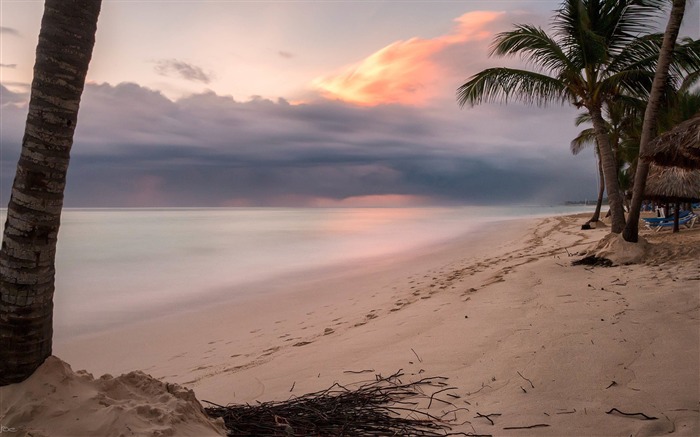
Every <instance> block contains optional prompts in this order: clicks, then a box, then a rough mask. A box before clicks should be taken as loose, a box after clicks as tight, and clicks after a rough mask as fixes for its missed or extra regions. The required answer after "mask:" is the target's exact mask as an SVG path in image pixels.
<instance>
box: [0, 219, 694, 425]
mask: <svg viewBox="0 0 700 437" xmlns="http://www.w3.org/2000/svg"><path fill="white" fill-rule="evenodd" d="M583 221H584V220H583V219H582V218H581V217H552V218H547V219H541V220H535V221H529V222H511V223H509V224H507V225H505V224H504V225H501V226H499V227H498V228H497V229H495V230H494V229H490V230H488V232H485V233H484V234H482V235H481V236H479V237H470V238H464V239H461V240H459V241H455V242H454V243H451V244H449V245H444V246H440V247H433V248H429V249H426V250H425V251H423V252H422V253H415V254H410V255H407V256H405V257H402V258H395V259H390V260H381V261H380V260H377V261H376V262H374V263H372V265H370V266H367V265H365V266H345V267H344V268H342V269H331V270H325V271H321V272H315V273H314V274H308V275H300V276H299V275H298V276H290V277H285V278H279V279H278V280H277V281H275V282H274V283H267V284H260V285H259V287H260V290H259V291H261V292H263V293H261V294H260V296H259V297H257V298H255V299H248V300H238V301H235V302H231V303H228V304H225V305H224V304H221V305H217V306H216V307H213V308H210V309H207V310H205V311H197V312H192V313H186V314H178V315H173V316H172V317H166V318H162V319H158V320H153V321H151V322H148V323H143V324H139V325H134V326H130V327H128V328H125V329H121V330H119V331H114V332H108V333H100V334H96V335H93V336H86V337H84V338H80V339H74V340H72V341H70V342H66V343H63V344H58V345H56V349H55V351H56V354H57V355H58V356H60V357H61V358H63V359H65V360H66V361H68V362H70V363H71V364H72V365H73V366H74V367H75V368H87V369H90V371H91V372H94V373H98V374H99V373H103V372H109V373H112V374H119V373H123V372H128V371H130V370H133V369H143V370H144V371H145V372H146V373H148V374H151V375H153V376H155V377H157V378H163V379H164V380H167V381H169V382H176V383H180V384H184V385H186V386H188V387H190V388H193V389H194V391H195V393H196V394H197V397H198V398H199V399H200V400H201V399H206V400H211V401H214V402H217V403H221V404H226V403H229V402H252V401H255V400H260V401H264V400H273V399H286V398H288V397H290V396H292V395H300V394H303V393H307V392H310V391H315V390H319V389H323V388H327V387H329V386H330V385H331V384H332V383H333V382H336V381H339V382H341V383H343V384H350V383H352V382H355V381H358V380H362V379H366V378H368V377H369V378H371V377H372V373H381V374H383V375H388V374H392V373H394V372H395V371H397V370H398V369H403V370H404V372H405V373H406V374H407V378H410V377H414V378H419V377H423V376H437V375H440V376H446V377H449V382H450V384H451V386H453V387H455V388H454V389H453V390H452V391H451V394H452V395H454V396H458V397H454V396H450V397H443V399H444V400H447V401H449V402H451V403H452V404H453V405H448V404H446V403H444V402H435V403H434V404H433V405H432V407H431V410H430V411H431V413H433V414H435V415H442V414H443V412H446V411H450V410H454V409H456V408H459V410H458V411H457V412H456V413H455V414H456V419H457V421H456V425H455V430H461V431H464V432H467V433H469V432H472V433H480V434H493V435H518V436H520V435H549V436H561V435H614V436H617V435H619V436H629V435H660V434H666V433H675V434H674V435H700V405H699V402H700V350H699V347H700V322H699V312H700V262H699V261H698V260H699V259H700V228H697V227H696V229H694V230H685V231H683V232H681V233H680V234H677V235H671V234H670V233H668V232H664V233H662V234H653V235H651V234H649V235H647V236H648V238H649V241H650V249H649V252H648V254H647V256H646V257H645V259H644V262H643V263H642V264H639V265H630V266H618V267H610V268H590V267H585V266H576V267H574V266H571V264H570V263H571V261H572V260H573V259H575V257H570V256H569V254H570V253H571V254H573V253H575V252H580V251H583V250H585V249H587V248H588V247H589V246H591V245H592V244H593V243H595V242H596V241H598V240H599V239H600V238H602V237H603V236H604V235H605V234H606V233H607V228H601V229H596V230H591V231H581V230H579V229H578V227H579V226H580V224H581V223H582V222H583ZM363 370H371V372H367V373H366V374H358V373H354V372H359V371H363ZM19 386H22V384H20V385H19ZM20 390H26V387H20V388H18V386H10V387H7V388H3V389H0V396H2V397H1V398H0V417H5V419H3V423H2V425H4V426H13V427H17V428H21V427H22V426H27V425H28V424H29V426H32V427H35V428H36V429H40V430H41V429H44V428H41V427H42V426H43V421H45V420H46V419H45V418H46V414H49V413H51V412H53V410H52V408H54V407H48V406H44V407H42V408H44V409H48V411H49V413H46V411H44V413H42V414H39V415H37V416H32V413H31V412H29V413H25V415H24V416H21V417H22V418H23V419H22V420H25V421H28V422H27V423H21V421H19V422H18V421H17V420H16V419H15V421H14V422H12V423H9V422H7V419H6V418H7V417H9V416H8V413H7V408H8V402H7V399H8V398H12V396H16V393H17V392H18V391H20ZM66 395H67V396H69V395H70V393H69V392H67V394H66ZM12 399H15V398H12ZM20 404H21V402H20V403H19V404H18V403H13V404H12V406H11V408H15V409H17V408H20V409H21V408H22V405H20ZM55 404H56V402H54V403H52V405H55ZM27 408H29V407H27ZM613 408H616V409H617V410H619V411H622V412H625V413H644V414H645V415H647V416H650V417H656V418H657V419H656V420H642V419H644V417H643V416H640V415H637V416H624V415H622V414H619V413H617V412H615V411H613V412H612V414H606V412H607V411H610V410H611V409H613ZM15 414H16V411H15ZM494 414H495V415H494ZM479 415H489V419H491V420H489V419H487V418H484V417H479ZM12 417H18V416H17V415H15V416H12ZM89 417H95V415H94V414H93V415H91V416H89ZM448 417H454V415H450V416H448ZM81 420H87V419H81ZM94 420H98V419H94ZM491 421H493V424H491ZM97 425H99V424H95V426H97ZM533 425H548V426H546V427H545V426H540V427H537V428H531V429H505V428H509V427H525V426H533ZM115 426H121V427H122V428H123V426H124V424H122V423H120V424H115ZM42 432H44V433H45V434H47V435H52V436H60V435H73V434H66V433H64V434H61V433H60V432H58V431H57V430H56V429H54V430H53V432H50V433H49V432H46V431H42ZM84 435H94V434H90V433H85V434H84ZM114 435H119V434H114ZM125 435H130V434H128V433H125ZM137 435H158V434H147V433H145V432H144V433H142V434H137ZM176 435H188V434H187V433H186V432H185V431H184V430H183V431H182V432H180V433H179V434H176ZM189 435H199V434H197V433H190V434H189Z"/></svg>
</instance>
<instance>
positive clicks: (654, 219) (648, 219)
mask: <svg viewBox="0 0 700 437" xmlns="http://www.w3.org/2000/svg"><path fill="white" fill-rule="evenodd" d="M689 214H690V211H681V212H680V213H679V215H678V216H679V218H681V219H682V218H684V217H686V216H687V215H689ZM642 220H644V221H645V222H646V223H648V224H658V223H663V222H667V221H670V222H671V223H673V216H672V215H671V216H670V217H642Z"/></svg>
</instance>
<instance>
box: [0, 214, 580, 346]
mask: <svg viewBox="0 0 700 437" xmlns="http://www.w3.org/2000/svg"><path fill="white" fill-rule="evenodd" d="M586 209H590V207H589V208H586ZM580 210H581V208H580V207H579V208H575V207H508V208H503V207H501V208H494V207H455V208H217V209H182V208H178V209H66V210H64V211H63V214H62V223H61V228H60V232H59V241H58V247H57V255H56V293H55V296H54V302H55V310H54V326H55V333H56V336H57V337H62V338H66V337H72V336H76V335H80V334H82V333H87V332H95V331H99V330H104V329H109V328H112V327H115V326H119V325H124V324H127V323H132V322H135V321H139V320H143V319H146V318H149V317H152V316H154V315H157V314H164V313H165V312H173V311H178V310H184V309H187V308H191V307H192V306H193V305H196V304H197V303H200V304H201V303H202V302H211V301H212V300H216V299H219V300H222V299H226V298H235V297H236V296H235V295H236V294H241V293H245V292H246V290H247V288H246V287H245V286H243V285H244V284H248V283H252V282H256V281H264V280H268V279H272V278H275V277H277V276H280V275H284V274H288V273H294V272H303V271H306V270H311V269H315V268H319V267H325V266H332V265H337V264H343V263H348V262H357V261H360V262H361V261H363V260H371V259H376V257H383V256H391V255H393V254H399V253H402V252H406V251H408V250H411V249H414V248H417V247H421V246H427V245H430V244H436V243H440V242H444V241H447V240H449V239H452V238H455V237H458V236H462V235H465V234H468V233H470V232H475V231H477V230H478V229H480V228H481V227H483V226H484V225H485V224H487V223H492V222H494V221H498V220H504V219H513V218H518V217H534V216H538V215H555V214H562V213H573V212H577V211H580ZM0 216H1V217H0V219H1V220H2V223H3V224H4V222H5V217H6V210H0Z"/></svg>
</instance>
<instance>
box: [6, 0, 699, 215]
mask: <svg viewBox="0 0 700 437" xmlns="http://www.w3.org/2000/svg"><path fill="white" fill-rule="evenodd" d="M558 6H559V2H558V1H547V0H540V1H527V0H517V1H497V0H496V1H494V0H492V1H440V0H435V1H357V0H356V1H227V0H219V1H206V0H200V1H177V0H140V1H138V0H133V1H132V0H103V6H102V11H101V14H100V19H99V22H98V31H97V35H96V39H97V42H96V44H95V49H94V52H93V58H92V62H91V64H90V69H89V72H88V76H87V84H86V88H85V91H84V93H83V98H82V102H81V107H80V113H79V118H78V125H77V129H76V134H75V139H74V146H73V149H72V152H71V164H70V168H69V174H68V186H67V188H66V198H65V205H66V206H69V207H216V206H319V207H333V206H424V205H464V204H481V205H483V204H519V205H523V204H528V205H533V204H539V205H549V204H558V203H561V202H563V201H565V200H578V199H581V200H583V199H594V198H595V196H596V193H597V185H596V184H597V182H596V181H597V177H596V166H595V161H594V157H593V153H592V151H590V150H589V151H586V152H584V153H581V154H580V155H578V156H573V155H572V154H571V153H570V151H569V143H570V141H571V139H572V138H574V137H575V136H576V134H577V132H578V131H579V130H580V128H577V127H576V126H575V125H574V118H575V116H576V111H575V110H574V109H572V108H570V107H566V106H553V107H548V108H538V107H529V106H523V105H520V104H517V103H509V104H508V105H499V104H488V105H480V106H476V107H473V108H469V107H465V108H463V109H461V108H460V107H459V105H458V104H457V102H456V100H455V92H456V89H457V88H458V87H459V86H460V85H461V84H462V83H464V82H465V81H466V79H467V78H468V77H470V76H471V75H473V74H475V73H476V72H478V71H480V70H482V69H484V68H488V67H493V66H520V64H519V61H518V60H514V59H503V58H489V57H488V48H489V44H490V42H491V41H492V39H493V36H494V35H495V34H496V33H498V32H502V31H506V30H509V29H511V28H512V26H513V24H514V23H529V24H536V25H540V26H543V27H545V28H546V26H547V25H548V23H549V22H550V18H551V16H552V11H553V10H555V9H556V8H557V7H558ZM42 12H43V3H42V2H40V1H33V0H24V1H22V0H0V111H1V113H0V115H1V117H0V204H1V205H3V206H4V205H6V204H7V202H8V201H9V191H10V186H11V183H12V178H13V177H14V171H15V166H16V162H17V158H18V156H19V150H20V147H21V139H22V135H23V129H24V122H25V120H26V113H27V102H28V99H29V89H30V83H31V78H32V68H33V64H34V51H35V48H36V43H37V38H38V33H39V25H40V21H41V15H42ZM699 17H700V13H699V7H698V2H693V3H691V6H690V8H689V11H688V12H687V14H686V19H685V22H684V28H683V34H685V35H688V36H692V37H694V38H697V37H698V35H699V34H700V30H699V29H700V19H699ZM664 24H665V23H664V22H663V21H662V22H660V24H659V25H660V26H662V27H663V25H664Z"/></svg>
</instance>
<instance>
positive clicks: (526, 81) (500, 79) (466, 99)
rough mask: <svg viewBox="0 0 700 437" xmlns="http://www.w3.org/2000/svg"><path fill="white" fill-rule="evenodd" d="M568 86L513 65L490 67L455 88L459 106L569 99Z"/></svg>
mask: <svg viewBox="0 0 700 437" xmlns="http://www.w3.org/2000/svg"><path fill="white" fill-rule="evenodd" d="M571 98H572V97H571V96H570V93H569V91H568V89H567V87H566V86H565V85H564V84H563V83H562V82H561V81H559V80H557V79H555V78H552V77H549V76H547V75H544V74H540V73H535V72H532V71H527V70H517V69H512V68H489V69H486V70H484V71H482V72H480V73H477V74H475V75H474V76H472V77H471V78H469V80H468V81H467V82H466V83H465V84H464V85H462V86H460V87H459V88H458V89H457V101H458V102H459V105H460V106H461V107H464V106H465V105H469V106H474V105H477V104H480V103H489V102H498V101H502V102H504V103H507V102H508V100H511V99H513V100H517V101H520V102H523V103H526V104H534V105H537V106H545V105H547V104H550V103H561V104H563V103H566V102H567V101H570V100H571Z"/></svg>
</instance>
